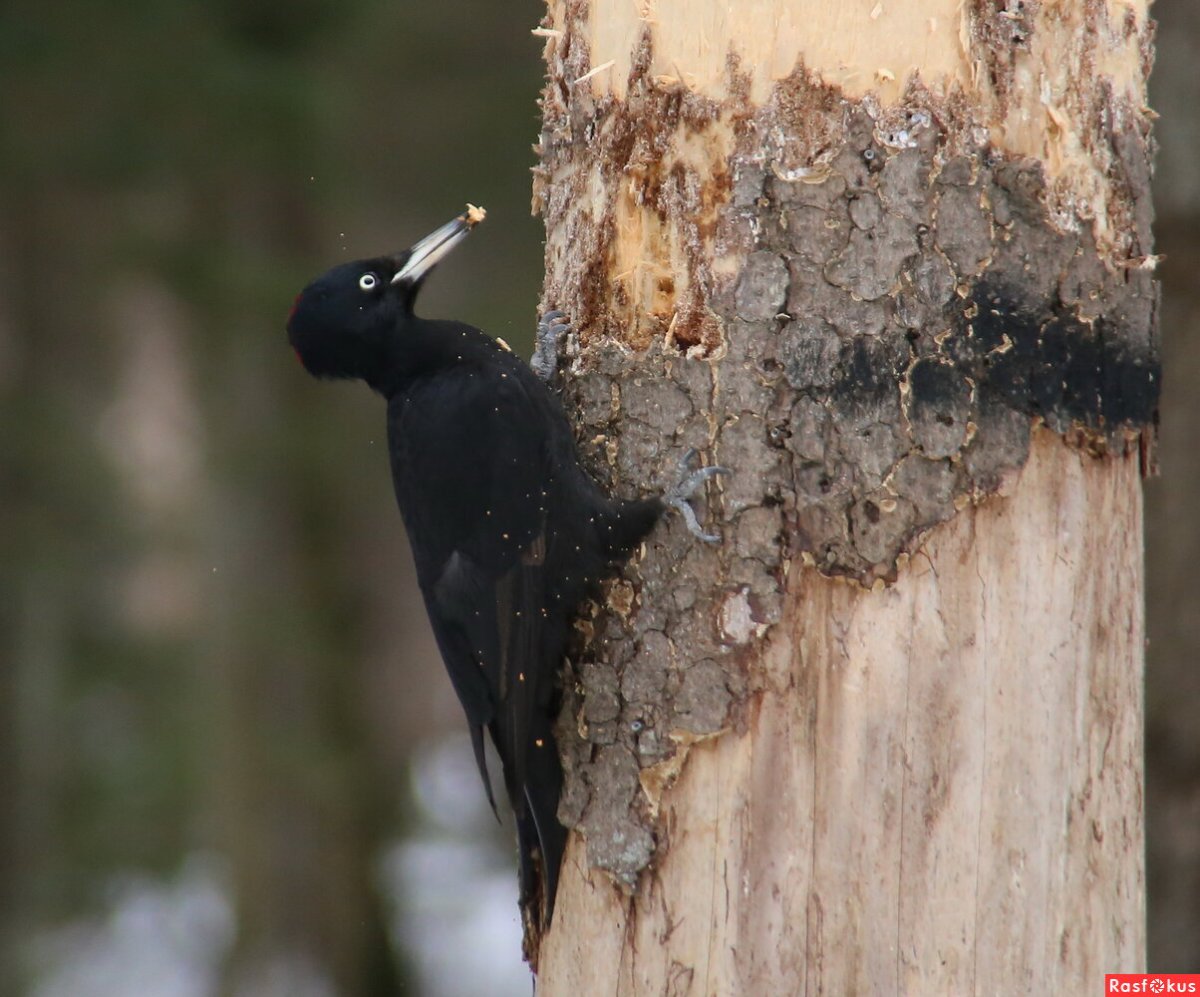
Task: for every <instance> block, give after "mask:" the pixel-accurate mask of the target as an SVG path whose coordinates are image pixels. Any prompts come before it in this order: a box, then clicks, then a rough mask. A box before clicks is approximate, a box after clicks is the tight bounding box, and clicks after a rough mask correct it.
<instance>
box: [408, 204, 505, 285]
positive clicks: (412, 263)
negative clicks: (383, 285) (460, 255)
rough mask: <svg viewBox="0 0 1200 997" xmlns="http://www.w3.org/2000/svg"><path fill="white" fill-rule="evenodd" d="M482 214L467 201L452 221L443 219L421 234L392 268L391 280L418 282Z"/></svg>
mask: <svg viewBox="0 0 1200 997" xmlns="http://www.w3.org/2000/svg"><path fill="white" fill-rule="evenodd" d="M486 217H487V212H486V211H485V210H484V209H483V208H477V207H475V205H473V204H468V205H467V210H466V211H464V212H463V213H462V214H461V215H459V216H458V217H457V218H455V219H454V220H453V221H449V222H446V224H445V225H443V226H442V227H441V228H439V229H437V230H436V231H433V232H430V233H429V235H427V236H425V238H424V239H422V240H421V241H420V242H418V243H417V244H416V245H415V246H413V247H412V249H410V250H409V251H408V259H406V260H405V261H404V265H403V266H402V267H401V268H400V269H399V270H398V271H396V276H395V277H393V278H392V283H393V284H399V283H400V282H401V281H409V282H412V283H416V282H418V281H420V280H421V279H422V278H424V277H425V275H426V274H428V273H429V271H430V270H432V269H433V268H434V267H436V266H437V265H438V263H440V262H441V260H442V258H443V257H444V256H446V255H447V254H449V252H450V250H452V249H453V248H454V247H455V246H457V245H458V244H459V243H460V242H462V241H463V239H465V238H466V237H467V233H469V232H470V231H471V229H473V228H474V227H475V226H476V225H478V224H479V223H480V222H481V221H483V220H484V218H486Z"/></svg>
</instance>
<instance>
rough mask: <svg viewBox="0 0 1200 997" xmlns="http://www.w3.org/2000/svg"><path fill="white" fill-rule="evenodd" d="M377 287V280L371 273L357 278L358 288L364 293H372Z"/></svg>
mask: <svg viewBox="0 0 1200 997" xmlns="http://www.w3.org/2000/svg"><path fill="white" fill-rule="evenodd" d="M378 285H379V278H378V277H376V276H375V275H374V274H373V273H365V274H363V275H362V276H361V277H359V278H358V286H359V287H361V288H362V289H363V290H364V291H374V290H375V288H376V287H377V286H378Z"/></svg>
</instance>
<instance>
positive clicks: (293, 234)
mask: <svg viewBox="0 0 1200 997" xmlns="http://www.w3.org/2000/svg"><path fill="white" fill-rule="evenodd" d="M472 6H476V7H478V8H479V9H474V10H472V9H469V8H468V6H467V5H457V6H454V5H440V6H426V5H421V6H417V5H404V4H382V3H376V2H372V0H354V2H348V3H339V4H334V3H328V2H319V0H302V2H299V3H295V4H288V5H279V4H268V3H265V2H262V0H249V2H245V0H240V2H233V0H208V2H201V0H191V2H182V3H180V2H172V3H167V2H156V0H143V2H140V3H134V4H103V3H101V4H94V3H85V2H79V0H66V2H63V3H59V4H45V3H30V2H21V0H18V2H14V3H9V4H6V5H4V7H3V8H2V9H0V108H2V120H3V128H2V131H0V185H2V190H3V198H2V207H0V301H2V303H0V419H2V421H3V426H4V430H3V435H2V437H0V448H2V450H0V475H2V478H0V481H2V482H3V485H2V488H3V491H2V498H3V507H2V510H0V512H2V515H0V537H2V540H0V543H2V545H3V546H2V549H0V559H2V564H0V572H2V575H0V578H2V581H3V593H2V594H3V599H2V601H0V641H2V644H0V647H2V652H0V653H2V656H3V661H4V667H3V670H2V672H0V714H2V719H0V738H2V742H0V747H2V751H3V759H4V763H3V766H2V767H0V773H2V775H0V778H2V779H3V780H4V782H5V785H4V786H3V798H4V800H5V805H4V807H3V810H2V811H0V861H2V862H3V879H2V884H3V885H2V887H0V888H2V889H3V896H2V898H0V918H2V919H3V921H2V924H3V935H2V939H3V943H4V952H3V958H2V959H0V992H3V993H20V992H25V991H26V990H27V989H29V988H32V987H34V986H35V985H36V983H37V980H36V979H35V977H36V975H37V972H38V969H39V966H40V965H41V962H40V961H39V959H38V958H37V948H36V943H37V942H38V939H39V938H40V937H41V933H42V932H43V931H44V930H45V929H46V928H47V927H49V926H53V925H55V924H62V923H66V922H68V921H72V920H76V919H78V918H79V917H80V916H81V915H83V914H86V912H87V911H89V910H90V911H93V912H97V913H98V912H100V911H101V910H103V909H104V905H105V904H106V903H107V902H108V901H109V899H111V891H112V889H113V883H114V877H120V876H128V875H130V874H131V873H134V872H139V871H140V872H142V873H148V874H152V875H154V876H158V877H163V878H169V877H171V876H173V875H175V874H176V873H177V871H178V870H179V869H180V866H181V863H182V862H184V860H185V858H186V857H187V856H189V855H193V854H203V855H208V856H215V857H217V858H218V859H219V863H218V865H219V869H220V870H221V876H222V877H223V882H224V883H225V884H226V888H227V889H228V891H229V895H230V898H231V900H232V903H233V905H234V907H233V909H234V918H235V923H236V933H235V934H234V937H233V940H232V942H229V941H228V940H227V941H226V942H224V943H222V944H223V945H224V948H223V949H222V952H223V953H224V955H225V960H224V962H225V967H224V982H223V986H224V988H225V989H226V990H227V991H228V992H231V993H239V994H241V993H245V994H256V993H297V994H299V993H309V992H314V993H326V992H327V993H339V994H388V993H393V992H395V991H396V988H397V983H396V981H397V975H398V973H399V972H400V970H399V969H398V968H397V965H398V961H397V960H396V959H395V958H394V956H393V954H392V949H391V946H390V945H389V937H388V935H389V928H388V925H387V923H386V915H387V910H386V909H385V901H384V898H383V897H382V896H381V890H380V886H381V877H380V862H381V857H382V855H383V854H384V850H385V845H386V844H387V843H388V842H390V841H392V840H393V839H395V837H396V836H397V835H398V834H400V833H403V832H404V830H405V827H404V824H405V819H406V818H405V815H406V814H407V813H409V812H411V809H412V807H411V805H406V800H405V794H406V793H407V781H406V778H405V771H406V769H405V766H406V761H407V758H408V755H409V753H410V750H411V749H412V747H413V745H414V744H416V743H417V742H418V740H419V739H421V738H422V737H424V736H428V735H429V734H430V733H431V732H432V731H433V730H434V729H436V724H437V723H438V721H439V720H441V721H442V722H444V720H445V718H446V717H451V718H452V719H453V720H454V721H455V722H456V723H457V721H458V718H457V716H455V715H454V711H453V710H452V709H448V710H439V708H438V707H439V706H440V705H443V704H448V703H449V702H450V701H451V700H452V697H451V696H450V694H449V690H448V689H447V690H445V691H444V692H443V690H442V686H443V685H444V683H445V680H444V678H443V676H442V674H441V669H440V665H439V664H438V663H437V662H436V659H435V657H434V654H433V650H432V645H431V643H430V641H429V639H428V638H427V637H426V635H425V631H424V627H425V624H424V622H423V618H422V614H421V612H420V609H419V606H418V604H417V599H416V597H415V592H414V591H413V589H412V587H411V583H410V581H409V578H408V563H407V559H408V555H407V551H406V550H405V549H404V546H403V544H404V541H403V536H402V530H401V526H400V521H399V518H398V516H397V515H396V513H395V511H394V508H393V504H392V498H391V495H390V491H391V489H390V483H389V481H388V477H387V475H388V471H387V466H386V458H385V452H384V449H383V443H382V439H381V432H382V429H383V411H382V407H381V406H380V405H379V403H378V401H377V400H374V399H372V398H370V397H369V396H368V395H367V394H366V393H365V392H361V391H358V392H354V391H342V392H338V391H331V392H328V393H327V392H318V391H316V390H314V389H313V385H312V384H311V382H309V381H308V379H307V378H306V377H304V376H303V375H302V373H301V372H300V370H299V367H298V365H296V364H295V363H294V361H293V360H292V358H291V356H290V354H289V352H288V350H287V346H286V340H285V338H284V333H283V326H284V322H285V319H286V312H287V307H288V305H289V304H290V302H291V300H292V298H293V297H294V296H295V294H296V292H297V291H299V289H300V287H301V286H302V285H303V283H304V282H305V281H306V280H307V279H308V278H309V277H311V276H313V275H314V274H315V273H316V272H318V271H320V270H323V269H324V268H325V267H326V266H328V265H330V264H331V263H333V262H335V261H337V260H338V259H342V258H351V257H355V256H361V255H365V254H368V253H374V252H379V251H385V250H390V249H397V248H399V247H400V246H402V245H406V244H408V243H409V242H410V241H412V240H413V239H414V238H416V237H417V236H419V235H421V234H423V233H424V232H426V231H428V230H429V229H430V228H432V227H433V226H434V225H436V224H438V223H440V222H442V221H444V220H445V219H446V218H449V217H450V216H451V215H453V214H455V213H456V212H457V211H458V210H460V208H461V205H462V203H463V201H464V200H466V199H468V198H470V199H472V200H474V201H476V202H478V203H482V204H485V205H487V206H488V207H489V208H490V209H491V218H492V224H490V225H489V226H488V227H487V229H486V230H485V231H486V232H487V244H486V245H484V246H481V247H480V249H478V250H476V253H475V254H474V255H472V253H471V252H470V250H468V252H467V253H466V254H464V256H463V257H462V258H461V259H460V260H458V261H456V266H455V270H454V272H453V274H448V275H446V276H447V279H444V280H435V281H434V282H432V285H431V287H430V289H429V294H428V296H427V299H426V300H427V307H429V308H430V309H434V310H439V311H452V312H454V313H455V314H456V315H459V316H461V317H463V318H467V319H471V320H474V321H476V322H478V323H479V324H481V325H486V326H487V327H488V328H489V329H491V330H492V331H494V332H497V333H500V334H503V335H505V336H506V337H508V338H509V339H510V340H511V341H513V342H514V343H519V342H520V341H521V340H522V338H524V340H525V341H526V342H528V340H529V338H530V337H529V335H524V337H523V336H522V335H521V334H519V332H524V330H525V329H526V328H527V327H528V328H530V329H531V328H532V325H533V318H534V303H535V301H536V297H537V291H538V284H539V281H540V248H539V229H538V226H537V225H536V223H535V222H534V221H533V220H532V219H531V218H530V217H529V210H528V204H529V184H528V167H529V165H530V163H531V160H532V157H531V154H530V151H529V146H530V143H531V142H532V141H534V140H535V139H536V135H535V133H534V127H535V122H536V118H535V103H534V102H535V99H536V96H537V90H538V87H539V85H540V69H539V63H538V60H537V48H538V43H537V41H536V39H533V38H531V37H530V36H529V29H530V27H531V26H533V25H534V24H535V23H536V20H537V18H538V16H540V11H539V9H538V5H537V4H536V3H533V2H529V3H526V4H524V5H517V6H516V7H515V8H514V7H513V6H512V5H506V7H507V8H508V9H507V10H500V9H499V8H497V9H496V10H495V11H492V12H489V10H488V8H486V7H484V6H483V5H472ZM476 245H479V244H476ZM485 258H486V260H487V261H488V264H489V265H488V266H484V264H483V261H484V259H485ZM514 329H517V330H519V332H514V331H513V330H514ZM470 792H472V793H478V792H479V789H478V785H477V784H476V785H473V786H471V787H470ZM504 859H505V862H506V863H507V862H508V860H509V856H508V855H507V854H505V855H504ZM514 889H515V888H514ZM515 916H516V911H515V907H514V908H513V917H514V919H515ZM516 957H517V956H516V953H515V952H514V956H513V958H514V960H515V959H516ZM43 968H44V967H43ZM305 981H307V982H305ZM313 988H315V989H313Z"/></svg>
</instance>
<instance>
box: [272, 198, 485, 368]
mask: <svg viewBox="0 0 1200 997" xmlns="http://www.w3.org/2000/svg"><path fill="white" fill-rule="evenodd" d="M483 215H484V212H483V210H482V209H481V208H473V207H470V206H468V210H467V211H466V212H465V213H464V214H462V215H459V217H457V218H455V219H454V220H453V221H451V222H447V223H446V224H445V225H443V226H442V227H441V228H439V229H437V231H435V232H431V233H430V234H429V235H427V236H426V237H425V238H424V239H422V240H421V241H420V242H418V243H416V244H415V245H413V246H412V247H411V248H410V249H405V250H403V251H401V252H399V253H397V254H395V255H394V256H378V257H375V258H373V259H366V260H356V261H355V262H353V263H343V264H341V265H340V266H336V267H334V268H333V269H332V270H330V271H329V272H328V273H325V274H322V275H321V276H320V277H318V278H317V279H316V280H314V281H312V282H311V283H310V284H309V285H308V286H307V287H306V288H305V289H304V290H303V291H301V292H300V295H299V296H298V297H297V298H296V303H295V304H294V305H293V306H292V314H291V315H290V316H289V318H288V324H287V333H288V341H289V342H290V343H291V344H292V348H293V349H294V350H295V351H296V355H297V356H298V357H299V358H300V362H301V363H302V364H304V367H305V369H306V370H307V371H308V372H309V373H310V374H313V375H315V376H316V377H350V378H362V379H363V380H365V381H367V382H368V383H371V384H377V380H378V378H379V377H381V376H382V375H383V373H384V371H385V369H386V367H387V365H388V363H389V361H390V359H391V358H393V357H394V356H396V354H397V351H402V350H403V348H404V346H403V343H402V342H399V341H398V340H400V339H402V338H403V335H404V326H405V324H406V322H407V321H408V320H409V319H411V318H412V314H413V304H414V302H415V300H416V296H417V292H418V291H419V290H420V288H421V285H422V283H424V281H425V278H426V277H427V276H429V273H430V271H431V270H433V268H434V267H435V266H436V265H437V263H438V262H439V261H440V260H441V259H442V257H444V256H445V255H446V254H447V253H449V252H450V250H452V249H453V248H454V247H455V246H457V245H458V244H459V243H460V242H461V241H462V240H463V238H465V236H466V235H467V233H468V232H470V231H471V229H472V228H473V227H474V226H475V225H476V224H478V222H480V221H482V220H483Z"/></svg>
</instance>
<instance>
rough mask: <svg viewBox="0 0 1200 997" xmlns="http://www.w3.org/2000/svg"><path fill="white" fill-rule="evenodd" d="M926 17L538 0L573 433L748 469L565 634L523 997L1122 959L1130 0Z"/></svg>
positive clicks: (796, 4)
mask: <svg viewBox="0 0 1200 997" xmlns="http://www.w3.org/2000/svg"><path fill="white" fill-rule="evenodd" d="M915 6H916V5H913V4H901V3H897V2H889V0H808V2H802V0H756V2H750V0H743V2H740V3H738V2H735V3H727V2H724V0H722V2H719V3H718V2H712V0H642V2H637V3H634V2H628V0H555V2H551V3H550V4H549V12H548V15H547V17H546V19H545V21H544V23H543V30H542V33H544V34H545V35H546V38H547V42H546V58H547V65H548V70H549V81H548V85H547V88H546V91H545V94H544V101H543V113H544V116H545V125H544V130H543V135H542V160H543V161H542V166H541V168H540V170H539V173H538V177H537V181H536V184H535V206H536V207H537V208H538V210H540V212H541V213H542V215H543V216H544V218H545V221H546V227H547V250H546V286H545V301H544V304H545V306H547V307H549V306H555V307H558V308H562V309H563V310H565V311H567V312H568V313H569V314H570V315H571V317H572V319H573V320H574V324H575V329H576V332H575V333H574V334H573V336H572V337H571V339H570V341H569V342H568V343H567V345H566V349H565V353H566V359H567V361H568V362H567V363H566V364H565V365H564V369H563V374H562V382H563V390H564V393H565V397H566V399H567V402H568V407H569V408H570V410H571V411H572V412H573V414H574V417H575V418H576V420H577V424H578V427H579V435H580V439H581V441H582V443H583V446H584V449H585V452H587V453H588V455H589V456H590V458H591V459H592V460H593V462H594V466H595V467H596V468H597V469H598V470H600V471H601V472H604V471H605V470H606V469H607V471H608V473H610V474H611V477H612V479H613V481H614V482H615V483H616V485H617V487H618V488H619V489H622V490H625V491H626V492H630V493H632V492H636V491H637V490H639V489H641V488H645V487H646V486H648V485H650V484H653V483H655V482H657V481H661V480H662V477H663V474H664V472H665V471H666V470H668V466H669V463H670V458H671V456H672V455H674V454H676V453H677V452H678V451H679V450H681V449H682V448H684V447H688V446H696V447H699V448H700V449H702V450H704V451H706V452H707V453H708V454H709V455H710V456H711V458H712V459H713V460H714V461H716V462H719V463H722V464H726V465H728V466H731V467H732V468H734V471H735V474H734V476H733V477H731V478H728V479H724V480H723V482H722V484H721V485H720V495H719V501H718V503H717V506H716V508H714V509H711V510H709V517H710V519H711V520H713V521H714V522H716V523H719V524H720V526H721V528H722V530H723V532H724V535H725V540H724V543H723V544H722V545H721V546H720V547H717V548H712V549H709V548H705V547H703V546H701V545H697V544H695V543H693V542H691V541H690V539H689V538H687V536H686V534H685V533H684V531H683V530H682V529H681V528H680V526H679V525H678V524H677V523H672V524H669V526H668V527H667V528H666V529H664V530H662V531H660V533H658V534H656V535H655V538H654V542H652V543H651V544H649V545H648V549H647V550H646V552H645V556H644V557H642V558H641V559H640V560H639V561H638V562H637V563H636V564H635V565H632V566H631V567H630V569H629V570H628V572H627V573H626V576H625V578H624V579H622V580H621V581H619V582H617V583H615V584H614V585H613V586H612V587H611V588H610V589H609V590H608V591H607V593H606V598H605V599H604V600H603V602H604V605H601V606H597V607H595V612H594V613H593V614H592V615H591V617H590V618H589V619H587V620H586V621H584V622H582V623H581V624H580V630H581V640H580V644H579V653H578V655H577V657H576V661H575V664H574V672H573V681H572V682H569V683H568V689H567V693H568V696H567V699H568V702H567V709H566V711H565V713H564V717H563V725H562V734H563V736H562V744H563V748H564V752H565V754H566V765H567V771H568V788H567V793H566V795H565V798H564V803H563V806H562V808H561V815H562V816H563V818H564V819H565V820H567V821H568V822H569V823H570V824H572V825H573V826H574V827H575V828H576V829H577V830H578V831H579V832H580V833H578V834H576V835H573V837H572V847H571V850H570V851H569V853H568V856H567V861H566V864H565V869H564V873H563V879H562V884H561V886H560V889H559V897H558V907H557V912H556V915H555V922H554V927H553V929H552V930H551V932H550V934H549V935H548V936H547V937H546V938H545V939H541V940H540V941H541V948H540V952H537V951H535V955H537V956H539V957H540V958H539V970H540V972H539V981H540V992H541V993H543V994H567V993H570V994H590V993H603V994H613V993H622V994H633V993H653V994H657V993H670V994H678V995H683V994H697V995H699V994H733V993H746V994H766V993H770V994H783V993H799V992H807V991H824V992H829V993H857V992H894V991H910V992H917V993H938V992H948V993H965V992H972V991H974V992H981V993H998V992H1016V991H1025V990H1029V991H1034V992H1047V993H1049V992H1059V991H1065V990H1071V991H1074V990H1078V989H1081V988H1085V987H1098V986H1100V985H1101V984H1102V981H1103V974H1104V973H1105V972H1117V971H1133V970H1137V969H1138V968H1139V967H1141V966H1142V964H1143V961H1144V934H1145V933H1144V923H1143V922H1144V899H1143V866H1142V806H1141V804H1142V776H1141V730H1142V699H1141V681H1142V633H1143V627H1142V568H1141V555H1142V539H1141V538H1142V524H1141V480H1140V477H1141V474H1140V472H1142V471H1144V469H1145V466H1146V463H1147V461H1148V460H1150V459H1151V456H1152V454H1151V447H1152V444H1153V430H1152V423H1153V420H1154V416H1155V411H1156V405H1157V397H1158V381H1159V378H1158V373H1159V365H1158V354H1157V339H1156V329H1155V310H1156V298H1155V293H1156V292H1155V285H1154V282H1153V279H1152V276H1151V271H1152V267H1153V257H1152V255H1151V243H1150V232H1149V222H1150V208H1149V191H1148V175H1149V154H1150V153H1149V137H1148V135H1149V132H1148V119H1149V117H1150V115H1149V112H1148V111H1147V110H1146V108H1145V106H1144V90H1145V76H1146V72H1147V71H1148V64H1149V55H1148V53H1149V45H1150V42H1149V38H1150V25H1149V22H1148V20H1147V12H1146V9H1145V7H1146V4H1145V3H1144V2H1143V0H1062V2H1058V3H1054V2H1051V0H1044V2H1038V0H968V2H967V3H961V2H960V0H925V3H924V4H923V5H921V9H920V11H919V12H917V11H915V10H914V7H915ZM533 941H534V942H535V943H536V942H537V940H536V939H534V940H533Z"/></svg>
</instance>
